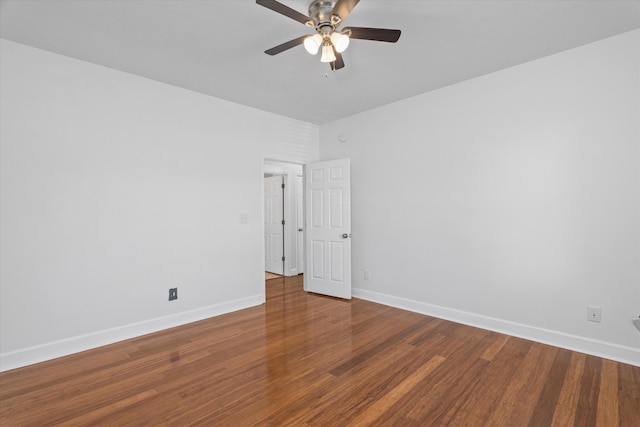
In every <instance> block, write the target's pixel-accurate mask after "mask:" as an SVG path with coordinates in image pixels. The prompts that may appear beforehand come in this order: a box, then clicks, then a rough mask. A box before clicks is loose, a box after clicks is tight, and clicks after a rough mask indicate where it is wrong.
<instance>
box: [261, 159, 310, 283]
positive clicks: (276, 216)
mask: <svg viewBox="0 0 640 427" xmlns="http://www.w3.org/2000/svg"><path fill="white" fill-rule="evenodd" d="M302 175H303V167H302V165H300V164H295V163H287V162H279V161H272V160H265V162H264V167H263V176H264V212H263V220H264V257H265V258H264V259H265V280H266V279H268V278H269V277H274V276H272V275H273V274H277V275H278V276H275V277H279V276H284V277H287V276H297V275H299V274H302V273H303V272H304V247H303V244H304V225H303V224H304V210H303V209H304V203H303V177H302Z"/></svg>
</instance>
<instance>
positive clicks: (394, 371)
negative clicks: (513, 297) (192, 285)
mask: <svg viewBox="0 0 640 427" xmlns="http://www.w3.org/2000/svg"><path fill="white" fill-rule="evenodd" d="M0 425H2V426H47V425H66V426H67V425H68V426H74V425H82V426H91V425H113V426H125V425H127V426H128V425H154V426H156V425H167V426H189V425H198V426H251V425H264V426H369V425H375V426H387V425H399V426H445V425H449V426H509V427H513V426H531V427H533V426H563V427H564V426H572V425H573V426H580V427H584V426H618V425H619V426H634V427H637V426H640V367H634V366H631V365H625V364H621V363H616V362H612V361H609V360H604V359H600V358H597V357H593V356H588V355H585V354H581V353H576V352H571V351H568V350H564V349H559V348H556V347H551V346H547V345H543V344H539V343H534V342H531V341H527V340H523V339H519V338H514V337H509V336H506V335H501V334H498V333H494V332H490V331H485V330H482V329H477V328H473V327H469V326H464V325H460V324H456V323H452V322H448V321H444V320H440V319H436V318H432V317H428V316H423V315H419V314H416V313H411V312H407V311H403V310H398V309H395V308H391V307H385V306H382V305H378V304H374V303H371V302H367V301H363V300H358V299H354V300H352V301H350V302H349V301H341V300H337V299H333V298H328V297H322V296H318V295H312V294H306V293H305V292H303V291H302V281H301V276H298V277H294V278H287V279H274V280H269V281H268V282H267V304H266V305H264V306H260V307H254V308H250V309H247V310H242V311H239V312H235V313H231V314H228V315H224V316H219V317H216V318H212V319H208V320H204V321H201V322H197V323H192V324H189V325H186V326H183V327H178V328H173V329H170V330H166V331H162V332H159V333H155V334H151V335H147V336H144V337H139V338H135V339H132V340H128V341H124V342H121V343H117V344H113V345H109V346H106V347H102V348H98V349H95V350H90V351H86V352H83V353H80V354H75V355H71V356H68V357H64V358H60V359H56V360H52V361H49V362H45V363H41V364H38V365H33V366H29V367H25V368H21V369H16V370H13V371H8V372H4V373H2V374H0Z"/></svg>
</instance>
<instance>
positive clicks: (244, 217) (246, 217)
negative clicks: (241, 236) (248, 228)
mask: <svg viewBox="0 0 640 427" xmlns="http://www.w3.org/2000/svg"><path fill="white" fill-rule="evenodd" d="M248 223H249V214H240V224H248Z"/></svg>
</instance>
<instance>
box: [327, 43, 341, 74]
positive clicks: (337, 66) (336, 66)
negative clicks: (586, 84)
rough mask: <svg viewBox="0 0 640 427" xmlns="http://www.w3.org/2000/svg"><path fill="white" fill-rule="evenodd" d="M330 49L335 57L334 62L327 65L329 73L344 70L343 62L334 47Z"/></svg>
mask: <svg viewBox="0 0 640 427" xmlns="http://www.w3.org/2000/svg"><path fill="white" fill-rule="evenodd" d="M331 47H332V48H333V54H334V55H335V56H336V60H335V61H333V62H330V63H329V65H330V66H331V71H336V70H339V69H341V68H344V60H343V59H342V54H341V53H340V52H338V51H337V50H336V48H335V46H331Z"/></svg>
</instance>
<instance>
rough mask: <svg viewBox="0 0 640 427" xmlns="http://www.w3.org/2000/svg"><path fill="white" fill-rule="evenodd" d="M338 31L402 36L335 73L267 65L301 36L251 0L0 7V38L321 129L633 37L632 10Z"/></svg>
mask: <svg viewBox="0 0 640 427" xmlns="http://www.w3.org/2000/svg"><path fill="white" fill-rule="evenodd" d="M309 1H310V0H282V1H281V2H282V3H284V4H286V5H287V6H289V7H291V8H293V9H296V10H298V11H300V12H302V13H304V14H305V15H306V14H307V7H308V3H309ZM344 26H362V27H381V28H394V29H401V30H402V36H401V37H400V40H399V41H398V43H396V44H390V43H380V42H372V41H365V40H354V41H352V43H351V45H350V46H349V49H348V50H347V51H346V52H345V53H344V54H343V57H344V61H345V64H346V67H345V68H344V69H342V70H338V71H337V72H335V73H333V72H331V71H330V70H329V67H328V65H327V64H322V63H320V60H319V55H318V56H311V55H309V54H308V53H307V52H306V51H305V50H304V48H303V47H302V46H298V47H296V48H293V49H290V50H288V51H286V52H283V53H281V54H279V55H276V56H268V55H266V54H264V51H265V50H266V49H268V48H271V47H273V46H276V45H278V44H280V43H283V42H285V41H288V40H291V39H293V38H296V37H298V36H301V35H303V34H307V33H309V29H308V28H307V27H305V26H304V25H302V24H300V23H298V22H296V21H294V20H292V19H289V18H286V17H284V16H282V15H279V14H277V13H275V12H273V11H271V10H269V9H266V8H264V7H261V6H259V5H257V4H256V3H255V1H254V0H1V3H0V36H1V37H2V38H5V39H8V40H12V41H15V42H19V43H23V44H27V45H31V46H34V47H37V48H41V49H45V50H49V51H52V52H57V53H60V54H63V55H67V56H71V57H74V58H78V59H82V60H85V61H89V62H93V63H96V64H100V65H104V66H107V67H111V68H115V69H117V70H122V71H126V72H129V73H133V74H137V75H140V76H144V77H147V78H150V79H154V80H158V81H161V82H165V83H169V84H171V85H175V86H179V87H183V88H187V89H191V90H194V91H197V92H201V93H205V94H209V95H212V96H215V97H218V98H222V99H226V100H229V101H233V102H237V103H240V104H244V105H248V106H252V107H255V108H259V109H262V110H266V111H271V112H273V113H277V114H281V115H284V116H288V117H292V118H296V119H300V120H304V121H307V122H311V123H316V124H322V123H326V122H329V121H332V120H335V119H338V118H341V117H345V116H349V115H351V114H355V113H358V112H360V111H365V110H368V109H371V108H374V107H377V106H380V105H384V104H387V103H389V102H393V101H396V100H400V99H403V98H407V97H410V96H413V95H417V94H420V93H423V92H426V91H430V90H434V89H437V88H440V87H443V86H446V85H450V84H452V83H456V82H460V81H463V80H466V79H469V78H473V77H476V76H480V75H483V74H486V73H490V72H492V71H497V70H500V69H503V68H506V67H510V66H513V65H517V64H521V63H523V62H527V61H531V60H534V59H537V58H541V57H543V56H546V55H550V54H553V53H556V52H560V51H563V50H566V49H570V48H573V47H576V46H580V45H584V44H587V43H590V42H593V41H596V40H599V39H602V38H606V37H610V36H613V35H616V34H620V33H623V32H626V31H630V30H633V29H636V28H640V1H638V0H627V1H614V0H599V1H598V0H587V1H581V0H568V1H566V0H491V1H490V0H467V1H457V0H423V1H418V0H414V1H403V0H392V1H383V0H361V1H360V3H359V4H358V5H357V6H356V7H355V9H354V10H353V11H352V13H351V15H350V16H349V17H348V18H347V19H346V20H345V22H344Z"/></svg>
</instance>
